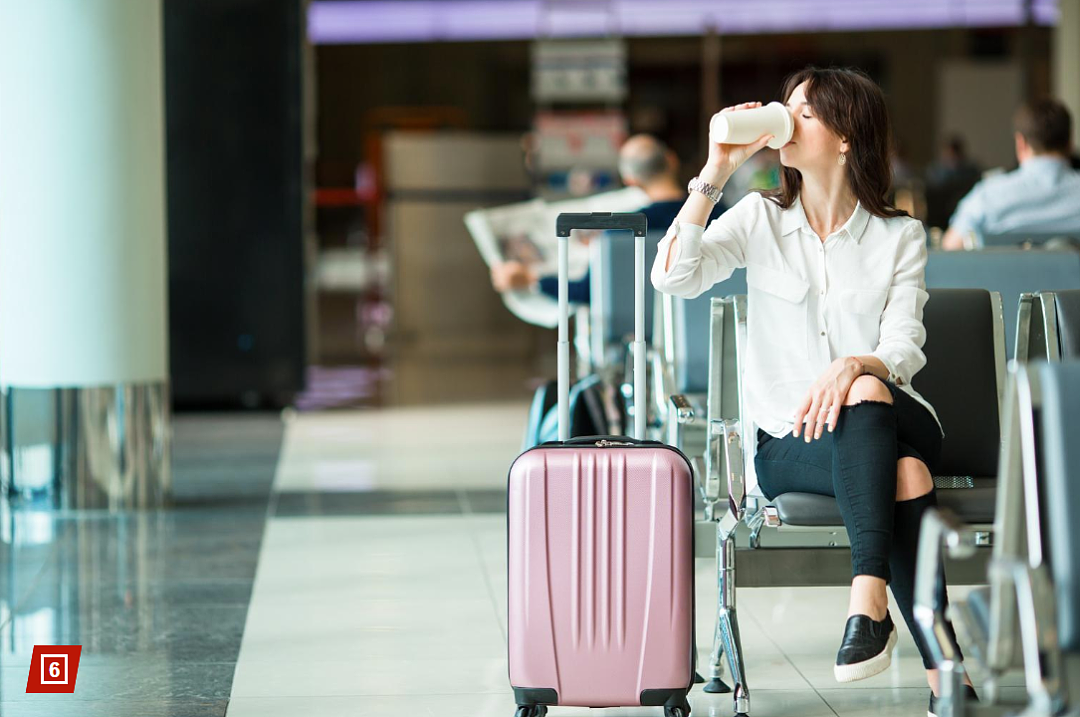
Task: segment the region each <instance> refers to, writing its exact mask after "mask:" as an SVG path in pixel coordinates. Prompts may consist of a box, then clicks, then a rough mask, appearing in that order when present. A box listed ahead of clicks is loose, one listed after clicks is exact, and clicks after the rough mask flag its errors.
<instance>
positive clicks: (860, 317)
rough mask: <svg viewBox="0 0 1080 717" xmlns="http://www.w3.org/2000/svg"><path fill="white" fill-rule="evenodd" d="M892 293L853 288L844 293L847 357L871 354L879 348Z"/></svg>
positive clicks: (842, 320) (843, 341)
mask: <svg viewBox="0 0 1080 717" xmlns="http://www.w3.org/2000/svg"><path fill="white" fill-rule="evenodd" d="M888 298H889V292H888V291H881V290H878V289H849V290H847V291H845V292H844V293H843V294H841V302H840V339H841V346H840V350H841V352H842V353H844V354H845V355H862V354H867V353H870V352H871V351H873V350H875V349H876V348H877V346H878V340H879V338H880V333H881V314H882V313H883V312H884V311H885V302H886V301H887V300H888Z"/></svg>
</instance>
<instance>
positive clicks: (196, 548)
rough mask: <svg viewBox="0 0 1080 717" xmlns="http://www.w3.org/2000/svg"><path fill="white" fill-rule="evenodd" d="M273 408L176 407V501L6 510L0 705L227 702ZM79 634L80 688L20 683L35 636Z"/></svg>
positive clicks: (86, 708) (191, 707) (272, 444)
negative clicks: (216, 413)
mask: <svg viewBox="0 0 1080 717" xmlns="http://www.w3.org/2000/svg"><path fill="white" fill-rule="evenodd" d="M281 435H282V424H281V421H280V419H279V418H278V417H277V416H230V417H225V418H214V417H209V416H184V415H181V416H178V417H177V418H176V423H175V437H174V441H175V444H174V486H175V489H174V496H175V500H174V505H173V506H172V507H170V508H169V509H168V510H165V511H161V512H152V513H146V512H143V513H127V514H120V515H109V514H108V513H106V512H101V511H67V512H47V511H43V510H35V509H33V506H25V505H24V506H19V507H16V508H10V507H9V508H7V509H6V510H5V512H4V514H3V516H2V517H3V524H2V527H0V538H2V539H0V551H2V552H0V565H2V567H3V569H2V570H0V715H3V716H4V717H21V716H23V715H26V716H28V717H29V716H30V715H49V716H50V717H51V716H53V715H57V716H60V715H66V714H71V715H76V714H77V715H80V717H93V716H94V715H109V716H117V717H120V716H123V715H139V716H145V717H153V716H156V715H170V716H172V715H176V716H181V715H192V716H195V717H204V716H209V715H215V716H217V717H221V715H224V714H225V710H226V708H227V704H228V697H229V693H230V691H231V686H232V680H233V675H234V672H235V663H236V659H237V656H238V654H239V650H240V640H241V637H242V634H243V629H244V623H245V620H246V615H247V610H248V605H249V602H250V597H251V588H252V584H253V580H254V577H255V568H256V563H257V560H258V555H259V547H260V542H261V540H262V534H263V528H264V526H265V522H266V512H267V506H268V502H269V495H270V487H271V484H272V481H273V475H274V469H275V466H276V464H277V458H278V452H279V448H280V444H281ZM57 644H60V645H65V644H77V645H82V646H83V651H82V658H81V661H80V666H79V672H78V678H77V682H76V694H73V695H32V694H26V681H27V674H28V669H29V665H30V660H31V655H32V653H33V648H34V646H35V645H57Z"/></svg>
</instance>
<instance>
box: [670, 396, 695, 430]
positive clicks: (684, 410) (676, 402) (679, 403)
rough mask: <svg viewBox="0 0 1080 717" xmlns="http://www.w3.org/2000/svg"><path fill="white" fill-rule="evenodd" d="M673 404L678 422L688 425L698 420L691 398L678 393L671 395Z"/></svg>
mask: <svg viewBox="0 0 1080 717" xmlns="http://www.w3.org/2000/svg"><path fill="white" fill-rule="evenodd" d="M671 406H672V409H673V410H674V413H675V420H676V421H677V422H678V423H680V424H682V425H688V424H691V423H694V421H695V420H696V418H697V414H696V413H695V412H694V405H693V404H692V403H690V399H688V398H687V397H686V396H685V395H684V394H681V393H676V394H674V395H673V396H671Z"/></svg>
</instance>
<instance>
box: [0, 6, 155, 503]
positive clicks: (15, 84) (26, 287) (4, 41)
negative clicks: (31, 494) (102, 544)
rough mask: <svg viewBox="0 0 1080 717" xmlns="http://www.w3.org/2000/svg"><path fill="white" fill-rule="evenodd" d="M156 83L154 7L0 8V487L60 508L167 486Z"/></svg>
mask: <svg viewBox="0 0 1080 717" xmlns="http://www.w3.org/2000/svg"><path fill="white" fill-rule="evenodd" d="M162 78H163V68H162V20H161V0H33V1H32V2H27V1H26V0H0V388H2V389H3V391H4V401H5V403H4V405H5V408H4V411H3V413H4V417H5V419H6V421H5V424H6V425H5V426H4V428H5V431H6V432H7V434H8V435H7V436H6V440H5V442H4V443H5V446H4V448H3V451H4V461H3V467H2V475H3V478H4V479H5V481H4V482H5V483H6V487H7V489H8V492H19V491H21V490H22V488H21V486H25V485H32V486H35V487H43V486H42V485H41V482H40V481H37V480H29V482H27V480H26V479H27V478H28V476H27V475H21V473H25V472H30V473H33V472H35V471H38V472H40V471H41V470H42V469H43V467H44V466H47V465H51V466H52V473H53V480H52V482H51V487H49V486H44V487H46V488H49V489H50V490H51V491H52V492H54V493H61V494H63V495H62V496H61V497H62V498H63V501H64V502H66V503H67V504H68V505H91V504H105V505H108V506H110V507H126V506H127V505H131V504H149V503H153V502H156V501H157V500H158V499H159V497H160V495H162V494H163V491H167V487H168V485H167V484H168V441H167V435H168V390H167V381H168V344H167V329H168V326H167V312H166V295H167V280H166V254H165V157H164V146H165V145H164V98H163V91H162ZM20 392H22V394H20ZM28 397H29V398H28ZM43 397H44V398H43ZM30 398H32V399H33V400H30ZM27 401H29V402H30V403H36V404H37V409H36V410H34V411H30V412H29V413H32V414H33V416H34V419H33V420H35V421H37V422H39V423H41V424H42V425H34V426H31V425H25V424H26V421H27V420H29V418H28V417H26V416H25V415H24V414H22V413H20V405H21V404H22V403H26V402H27ZM27 405H29V404H27ZM45 409H47V410H45ZM24 419H25V420H24ZM50 422H51V423H50ZM45 424H49V425H48V426H47V431H46V429H45V427H44V426H45ZM20 431H23V433H24V434H25V435H30V436H38V437H41V436H44V435H46V434H47V436H48V439H49V440H48V441H46V442H45V443H51V444H52V446H53V449H52V451H53V455H52V460H51V461H50V460H44V459H45V458H46V454H43V453H42V452H41V449H42V447H43V445H44V444H41V443H40V442H39V443H34V441H30V443H31V444H32V445H29V446H27V447H26V448H27V451H28V452H27V451H24V452H22V453H20V448H19V446H20V445H21V441H20ZM10 445H14V446H15V447H16V450H14V451H9V450H8V448H7V446H10ZM30 449H33V450H30ZM34 451H37V452H36V453H35V452H34ZM35 456H36V458H35ZM31 478H32V477H31Z"/></svg>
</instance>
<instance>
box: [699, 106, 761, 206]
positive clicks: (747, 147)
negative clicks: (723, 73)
mask: <svg viewBox="0 0 1080 717" xmlns="http://www.w3.org/2000/svg"><path fill="white" fill-rule="evenodd" d="M757 107H761V103H760V102H744V103H743V104H741V105H735V106H734V107H726V108H724V109H723V110H721V112H736V111H738V110H750V109H754V108H757ZM772 138H773V135H771V134H766V135H763V136H762V137H759V138H758V139H757V140H756V141H755V142H753V143H751V144H719V143H717V142H713V141H712V140H711V139H710V140H709V159H708V161H707V162H706V165H705V169H706V171H707V172H708V173H709V174H708V175H707V174H706V173H705V172H702V174H701V178H702V179H704V180H705V181H706V182H709V183H710V184H716V182H712V181H710V179H720V178H721V177H722V178H723V179H721V180H720V181H726V179H727V178H728V177H730V176H731V175H732V174H733V173H734V172H735V170H736V169H738V168H739V167H740V166H742V164H743V162H745V161H746V160H748V159H750V157H752V156H754V154H755V153H757V151H758V150H760V149H761V148H762V147H764V146H765V145H766V144H768V143H769V141H770V140H772ZM709 175H711V177H710V176H709ZM717 186H719V185H717Z"/></svg>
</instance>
